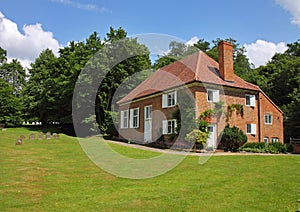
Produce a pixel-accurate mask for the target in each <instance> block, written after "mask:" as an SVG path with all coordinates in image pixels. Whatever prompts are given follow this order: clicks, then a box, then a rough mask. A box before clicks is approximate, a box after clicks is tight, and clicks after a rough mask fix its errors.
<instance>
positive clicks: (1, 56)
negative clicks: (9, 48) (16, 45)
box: [0, 47, 7, 64]
mask: <svg viewBox="0 0 300 212" xmlns="http://www.w3.org/2000/svg"><path fill="white" fill-rule="evenodd" d="M6 56H7V52H6V50H4V49H2V48H1V47H0V64H3V63H5V62H6V60H7V58H6Z"/></svg>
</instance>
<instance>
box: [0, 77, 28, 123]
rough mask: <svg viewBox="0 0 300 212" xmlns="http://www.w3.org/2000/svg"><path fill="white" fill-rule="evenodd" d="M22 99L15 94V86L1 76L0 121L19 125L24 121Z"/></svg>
mask: <svg viewBox="0 0 300 212" xmlns="http://www.w3.org/2000/svg"><path fill="white" fill-rule="evenodd" d="M21 110H22V102H21V99H20V98H18V97H16V96H15V95H14V88H13V87H12V86H11V85H10V84H9V83H8V82H6V81H5V80H3V79H1V78H0V123H4V124H6V126H14V125H19V124H20V123H22V121H23V119H22V118H23V115H22V111H21Z"/></svg>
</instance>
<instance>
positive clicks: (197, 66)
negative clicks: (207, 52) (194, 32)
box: [194, 50, 203, 80]
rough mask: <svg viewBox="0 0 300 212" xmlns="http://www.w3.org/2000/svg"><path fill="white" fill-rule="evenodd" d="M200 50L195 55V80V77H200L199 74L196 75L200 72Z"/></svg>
mask: <svg viewBox="0 0 300 212" xmlns="http://www.w3.org/2000/svg"><path fill="white" fill-rule="evenodd" d="M202 53H203V52H202V50H200V51H198V52H197V54H198V57H197V63H196V70H195V78H194V80H197V79H200V76H198V74H200V73H199V72H200V70H199V69H200V60H201V58H202Z"/></svg>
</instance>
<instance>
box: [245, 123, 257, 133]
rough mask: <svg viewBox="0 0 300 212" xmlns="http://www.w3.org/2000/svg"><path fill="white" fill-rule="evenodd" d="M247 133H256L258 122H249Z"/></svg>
mask: <svg viewBox="0 0 300 212" xmlns="http://www.w3.org/2000/svg"><path fill="white" fill-rule="evenodd" d="M246 133H247V134H251V135H256V124H247V125H246Z"/></svg>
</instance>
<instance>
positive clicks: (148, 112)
mask: <svg viewBox="0 0 300 212" xmlns="http://www.w3.org/2000/svg"><path fill="white" fill-rule="evenodd" d="M150 119H152V105H149V106H146V107H145V120H150Z"/></svg>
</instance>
